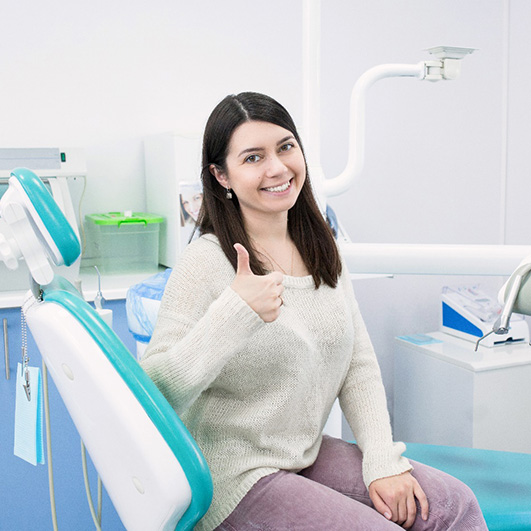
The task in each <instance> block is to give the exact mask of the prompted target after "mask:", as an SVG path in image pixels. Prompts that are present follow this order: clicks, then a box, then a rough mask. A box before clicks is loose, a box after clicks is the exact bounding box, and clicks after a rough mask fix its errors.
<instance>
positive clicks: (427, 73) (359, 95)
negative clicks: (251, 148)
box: [322, 46, 474, 197]
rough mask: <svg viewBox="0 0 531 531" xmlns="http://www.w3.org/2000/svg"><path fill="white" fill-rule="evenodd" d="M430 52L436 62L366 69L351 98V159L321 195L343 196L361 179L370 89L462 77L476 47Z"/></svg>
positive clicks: (326, 180)
mask: <svg viewBox="0 0 531 531" xmlns="http://www.w3.org/2000/svg"><path fill="white" fill-rule="evenodd" d="M428 51H429V52H430V53H431V54H433V55H434V56H435V59H434V60H431V61H421V62H420V63H417V64H384V65H379V66H375V67H373V68H370V69H369V70H367V71H366V72H365V73H364V74H363V75H362V76H361V77H360V78H359V79H358V81H357V82H356V84H355V85H354V88H353V89H352V94H351V97H350V125H349V145H350V150H349V156H348V162H347V165H346V167H345V169H344V170H343V171H342V172H341V173H340V174H339V175H338V176H337V177H334V178H333V179H325V180H324V182H323V184H322V192H323V193H324V195H325V197H332V196H336V195H340V194H342V193H343V192H345V191H347V190H348V189H349V188H350V186H352V184H353V182H354V181H355V180H356V179H358V178H359V176H360V174H361V170H362V168H363V163H364V151H365V97H366V93H367V91H368V90H369V88H370V87H371V86H372V85H373V84H374V83H376V81H379V80H380V79H385V78H387V77H414V78H417V79H419V80H423V79H425V80H428V81H440V80H443V79H446V80H451V79H456V78H457V77H458V76H459V73H460V68H461V59H462V58H463V57H465V56H466V55H467V54H470V53H472V52H473V51H474V49H473V48H458V47H453V46H436V47H434V48H429V49H428Z"/></svg>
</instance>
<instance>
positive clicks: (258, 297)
mask: <svg viewBox="0 0 531 531" xmlns="http://www.w3.org/2000/svg"><path fill="white" fill-rule="evenodd" d="M234 248H235V249H236V252H237V253H238V264H237V268H236V278H235V279H234V281H233V283H232V284H231V288H232V289H233V290H234V291H235V292H236V293H237V294H238V295H239V296H240V297H241V298H242V299H243V300H244V301H245V302H246V303H247V304H248V305H249V306H250V307H251V308H252V309H253V310H254V311H255V312H256V313H257V314H258V315H259V316H260V317H261V318H262V320H263V321H264V322H266V323H271V322H273V321H274V320H275V319H276V318H277V317H278V316H279V315H280V307H281V306H282V304H283V300H282V298H281V295H282V292H283V291H284V286H283V285H282V280H283V278H284V276H283V275H282V273H279V272H278V271H274V272H273V273H269V274H268V275H255V274H254V273H253V272H252V271H251V267H250V265H249V253H248V252H247V249H246V248H245V247H244V246H243V245H241V244H239V243H235V244H234Z"/></svg>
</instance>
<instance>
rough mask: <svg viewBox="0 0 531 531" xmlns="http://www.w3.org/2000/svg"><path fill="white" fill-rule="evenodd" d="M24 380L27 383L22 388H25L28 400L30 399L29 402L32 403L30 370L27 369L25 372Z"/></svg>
mask: <svg viewBox="0 0 531 531" xmlns="http://www.w3.org/2000/svg"><path fill="white" fill-rule="evenodd" d="M24 380H25V383H24V384H23V386H22V387H24V391H25V392H26V398H27V399H28V402H31V387H30V372H29V368H28V367H26V368H25V370H24Z"/></svg>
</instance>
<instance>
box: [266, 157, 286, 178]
mask: <svg viewBox="0 0 531 531" xmlns="http://www.w3.org/2000/svg"><path fill="white" fill-rule="evenodd" d="M286 170H287V167H286V165H285V164H284V163H283V162H282V160H280V157H279V156H278V155H271V156H270V157H268V159H267V167H266V176H267V177H277V176H279V175H283V174H284V173H285V172H286Z"/></svg>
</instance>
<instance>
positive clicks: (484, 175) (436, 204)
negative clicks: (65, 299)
mask: <svg viewBox="0 0 531 531" xmlns="http://www.w3.org/2000/svg"><path fill="white" fill-rule="evenodd" d="M301 13H302V0H292V1H289V2H286V1H280V0H269V1H268V2H267V3H264V2H252V1H249V0H225V1H219V0H198V1H194V2H185V1H184V0H149V1H147V0H145V1H142V0H131V1H129V2H122V1H120V0H91V1H88V0H82V1H76V2H71V1H70V2H69V1H66V0H50V1H48V2H45V3H43V2H39V1H37V0H26V1H24V0H18V1H16V2H15V1H13V0H8V1H6V0H4V1H3V2H2V4H1V5H0V20H2V44H0V72H1V73H2V78H1V83H0V95H1V98H0V116H1V124H2V127H1V128H0V145H2V146H10V147H23V146H56V145H59V146H69V145H75V146H84V147H85V148H86V150H87V164H88V172H89V176H88V177H89V178H88V189H87V193H86V198H85V203H84V212H85V213H90V212H97V211H99V212H102V211H108V210H122V209H126V208H131V209H135V210H142V209H144V208H145V185H144V169H143V153H142V138H143V136H145V135H147V134H152V133H159V132H163V131H169V130H176V129H181V130H186V131H200V130H201V129H202V126H203V124H204V121H205V120H206V118H207V116H208V114H209V112H210V110H211V109H212V108H213V106H214V105H215V104H216V103H217V102H218V101H219V100H220V99H222V98H223V97H224V96H225V95H226V94H228V93H235V92H239V91H242V90H257V91H261V92H265V93H268V94H270V95H272V96H273V97H276V98H277V99H279V100H280V101H281V102H282V103H284V104H285V105H286V107H287V108H288V109H289V110H290V111H291V112H292V114H293V116H294V118H295V120H296V122H298V123H300V122H301V118H302V99H301V95H302V72H301V55H302V52H301V40H302V21H301ZM322 16H323V18H322V38H321V42H322V61H321V62H322V83H321V90H322V103H321V112H322V116H321V124H322V153H321V160H322V164H323V168H324V170H325V174H326V175H327V176H328V177H333V176H335V175H336V174H338V173H339V172H340V171H341V170H342V169H343V166H344V165H345V163H346V157H347V127H348V125H347V106H348V101H349V95H350V91H351V89H352V86H353V84H354V82H355V81H356V79H357V78H358V77H359V76H360V75H361V74H362V73H363V72H364V71H365V70H366V69H368V68H370V67H371V66H374V65H377V64H381V63H389V62H406V63H416V62H418V61H421V60H424V59H426V58H427V53H426V52H423V49H425V48H427V47H430V46H434V45H438V44H449V45H459V46H471V47H475V48H479V51H477V52H475V53H474V54H473V55H471V56H470V57H467V58H466V59H464V60H463V70H462V76H461V78H460V79H459V80H457V81H453V82H440V83H436V84H430V83H427V82H419V81H416V80H412V79H390V80H384V81H380V82H379V83H378V84H377V85H375V87H374V88H373V90H372V91H371V93H370V97H369V100H368V108H367V153H366V166H365V171H364V175H363V179H362V180H361V181H360V182H359V183H357V184H356V185H355V186H354V187H353V189H351V190H350V191H349V193H348V194H345V196H341V197H339V198H335V199H334V200H333V201H332V205H333V206H334V207H335V208H336V211H337V213H338V215H339V216H340V218H341V220H342V222H343V224H344V225H345V226H346V228H347V230H348V231H349V233H350V235H351V237H352V239H353V240H355V241H361V242H371V241H375V242H415V243H503V242H504V241H505V242H506V243H529V242H528V240H529V237H528V234H529V231H528V230H527V226H528V223H529V222H528V219H527V217H528V216H527V212H528V208H527V195H529V194H526V193H525V192H526V191H528V190H529V188H530V187H531V180H530V179H529V178H528V176H527V173H528V171H529V170H528V164H527V153H528V151H529V150H528V147H527V143H528V139H529V136H530V134H529V133H530V132H531V131H530V130H529V128H530V126H529V123H530V119H529V118H530V114H531V106H530V104H529V98H528V97H527V94H528V87H529V82H530V79H529V77H530V75H531V74H529V71H528V69H527V68H526V65H527V61H528V58H527V53H528V46H527V44H528V40H529V38H528V36H527V35H528V30H527V26H528V24H527V21H528V20H529V18H530V16H531V5H530V4H529V3H528V2H527V1H526V0H464V1H463V0H403V1H401V2H395V1H393V0H373V1H371V2H367V1H364V0H322ZM506 140H507V142H506ZM505 186H506V189H507V200H506V199H505V196H504V194H505V192H504V190H505ZM506 206H507V210H506V212H505V208H506ZM505 220H506V222H505ZM476 281H481V282H483V283H484V284H485V285H486V286H487V287H488V288H489V289H492V290H494V289H496V288H497V287H498V286H499V285H500V284H501V280H500V279H497V278H494V279H492V278H490V279H478V278H459V279H456V278H441V277H401V278H395V279H382V280H366V281H357V282H356V285H355V288H356V290H357V293H358V297H359V300H360V305H361V307H362V310H363V312H364V315H365V318H366V321H367V325H368V327H369V331H370V332H371V335H372V337H373V341H374V343H375V346H376V348H377V352H378V355H379V359H380V362H381V365H382V371H383V375H384V381H385V384H386V387H387V390H388V394H389V399H390V401H392V391H393V350H394V346H393V338H394V336H396V335H401V334H407V333H415V332H425V331H429V330H433V329H436V328H437V327H438V326H439V323H438V321H439V293H440V289H441V287H442V286H443V285H444V284H446V283H462V282H476Z"/></svg>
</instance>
